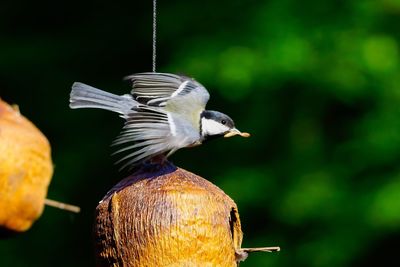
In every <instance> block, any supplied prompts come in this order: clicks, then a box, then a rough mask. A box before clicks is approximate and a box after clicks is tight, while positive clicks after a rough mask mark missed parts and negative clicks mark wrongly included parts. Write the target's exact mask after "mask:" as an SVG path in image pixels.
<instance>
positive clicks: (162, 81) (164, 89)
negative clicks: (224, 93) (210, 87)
mask: <svg viewBox="0 0 400 267" xmlns="http://www.w3.org/2000/svg"><path fill="white" fill-rule="evenodd" d="M125 79H126V80H129V81H131V82H132V88H133V89H132V92H131V94H132V96H133V98H134V99H135V100H136V101H138V102H139V103H142V104H145V105H148V106H156V107H165V106H166V105H167V104H168V103H169V102H170V101H171V100H175V99H179V98H182V97H185V98H186V99H187V100H189V99H190V100H191V101H190V102H191V103H187V105H192V106H194V108H196V109H204V108H205V106H206V104H207V102H208V100H209V98H210V95H209V93H208V91H207V90H206V89H205V88H204V86H202V85H201V84H200V83H198V82H197V81H195V80H194V79H192V78H188V77H185V76H179V75H175V74H170V73H154V72H145V73H138V74H133V75H130V76H127V77H125ZM189 96H190V97H189Z"/></svg>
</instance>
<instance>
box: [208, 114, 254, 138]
mask: <svg viewBox="0 0 400 267" xmlns="http://www.w3.org/2000/svg"><path fill="white" fill-rule="evenodd" d="M200 124H201V135H202V136H203V137H207V136H224V137H231V136H234V135H240V136H242V137H249V136H250V134H248V133H242V132H241V131H239V130H238V129H236V128H235V123H234V122H233V120H232V119H231V118H230V117H229V116H228V115H225V114H224V113H221V112H218V111H213V110H205V111H203V112H202V113H201V119H200Z"/></svg>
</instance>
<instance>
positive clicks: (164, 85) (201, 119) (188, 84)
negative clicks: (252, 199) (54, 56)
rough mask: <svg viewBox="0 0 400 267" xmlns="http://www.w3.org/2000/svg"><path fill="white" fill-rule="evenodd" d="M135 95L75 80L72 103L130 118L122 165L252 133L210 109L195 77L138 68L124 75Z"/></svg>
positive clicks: (120, 142)
mask: <svg viewBox="0 0 400 267" xmlns="http://www.w3.org/2000/svg"><path fill="white" fill-rule="evenodd" d="M125 79H126V80H129V81H130V82H131V83H132V91H131V92H130V94H125V95H115V94H112V93H108V92H105V91H103V90H100V89H97V88H94V87H92V86H89V85H86V84H83V83H80V82H75V83H74V84H73V85H72V91H71V94H70V107H71V108H72V109H77V108H99V109H105V110H109V111H113V112H116V113H118V114H119V115H120V117H122V118H123V119H125V120H126V122H125V126H124V127H123V131H122V133H121V134H120V135H119V136H118V137H117V139H116V140H115V141H114V144H115V145H122V146H123V147H122V148H121V149H119V150H118V151H117V152H116V153H120V152H125V151H126V153H127V155H125V156H124V157H123V158H121V159H120V160H119V161H118V163H119V162H124V165H123V166H122V168H125V167H128V166H135V165H137V164H139V163H141V162H143V161H146V160H149V159H151V158H153V157H155V156H160V155H162V156H163V158H164V159H166V158H167V157H168V156H170V155H171V154H173V153H174V152H175V151H177V150H178V149H180V148H184V147H193V146H197V145H200V144H202V143H203V142H204V141H206V140H207V139H210V138H214V137H219V136H224V137H231V136H234V135H240V136H242V137H249V136H250V135H249V134H248V133H243V132H240V131H239V130H238V129H236V127H235V124H234V122H233V120H232V119H231V118H230V117H229V116H228V115H225V114H223V113H221V112H218V111H212V110H206V109H205V107H206V104H207V102H208V100H209V98H210V95H209V93H208V91H207V89H206V88H205V87H204V86H203V85H201V84H200V83H199V82H197V81H195V80H194V79H192V78H189V77H185V76H181V75H175V74H170V73H154V72H147V73H138V74H133V75H130V76H127V77H126V78H125Z"/></svg>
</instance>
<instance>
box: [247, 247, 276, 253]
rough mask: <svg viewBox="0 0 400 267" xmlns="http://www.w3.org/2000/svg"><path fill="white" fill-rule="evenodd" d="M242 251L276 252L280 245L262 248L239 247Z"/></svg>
mask: <svg viewBox="0 0 400 267" xmlns="http://www.w3.org/2000/svg"><path fill="white" fill-rule="evenodd" d="M241 250H242V251H244V252H247V253H249V252H259V251H261V252H278V251H280V250H281V248H280V247H263V248H241Z"/></svg>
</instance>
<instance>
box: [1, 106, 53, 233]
mask: <svg viewBox="0 0 400 267" xmlns="http://www.w3.org/2000/svg"><path fill="white" fill-rule="evenodd" d="M52 174H53V164H52V161H51V153H50V144H49V142H48V140H47V139H46V137H45V136H44V135H43V134H42V133H41V132H40V131H39V130H38V129H37V128H36V127H35V126H34V125H33V124H32V123H31V122H30V121H29V120H28V119H26V118H25V117H24V116H22V115H21V114H20V113H19V110H18V108H13V107H11V106H10V105H8V104H7V103H5V102H4V101H2V100H1V99H0V227H1V228H3V229H4V228H5V229H8V230H11V231H16V232H22V231H26V230H27V229H29V228H30V227H31V225H32V223H33V222H34V221H35V220H36V219H37V218H39V216H40V215H41V214H42V212H43V207H44V200H45V198H46V194H47V188H48V185H49V183H50V179H51V177H52Z"/></svg>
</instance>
